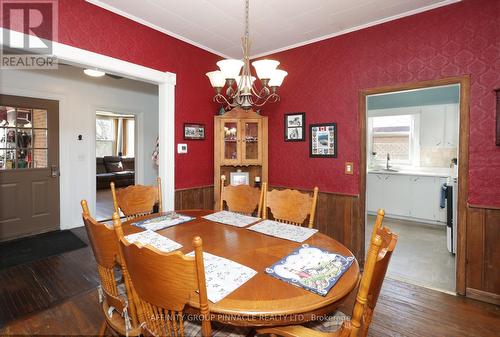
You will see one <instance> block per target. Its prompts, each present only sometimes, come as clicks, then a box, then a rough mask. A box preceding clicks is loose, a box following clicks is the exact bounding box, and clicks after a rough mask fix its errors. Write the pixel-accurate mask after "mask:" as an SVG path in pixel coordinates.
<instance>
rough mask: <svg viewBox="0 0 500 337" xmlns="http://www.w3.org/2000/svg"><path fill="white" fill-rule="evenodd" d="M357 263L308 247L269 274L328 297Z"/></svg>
mask: <svg viewBox="0 0 500 337" xmlns="http://www.w3.org/2000/svg"><path fill="white" fill-rule="evenodd" d="M353 261H354V257H353V256H343V255H340V254H335V253H331V252H329V251H327V250H324V249H322V248H318V247H313V246H309V245H307V244H304V245H302V247H300V248H298V249H296V250H295V251H293V252H292V253H291V254H289V255H287V256H286V257H284V258H283V259H282V260H280V261H278V262H276V263H275V264H273V265H272V266H271V267H269V268H266V273H268V274H269V275H271V276H274V277H276V278H278V279H280V280H283V281H285V282H288V283H290V284H293V285H294V286H297V287H302V288H304V289H307V290H309V291H312V292H314V293H316V294H318V295H321V296H326V294H328V292H329V291H330V289H331V288H332V287H333V286H334V285H335V284H336V283H337V281H338V280H339V279H340V277H341V276H342V275H343V274H344V273H345V272H346V271H347V270H348V269H349V267H350V266H351V264H352V263H353Z"/></svg>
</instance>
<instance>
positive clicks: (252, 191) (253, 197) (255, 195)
mask: <svg viewBox="0 0 500 337" xmlns="http://www.w3.org/2000/svg"><path fill="white" fill-rule="evenodd" d="M225 181H226V178H225V177H224V176H222V177H221V184H220V185H221V188H220V210H221V211H223V210H224V209H225V207H224V204H225V205H226V206H227V210H228V211H231V212H236V213H241V214H245V215H252V214H254V213H255V210H257V214H256V215H257V217H261V216H262V204H263V200H264V190H265V189H266V188H267V183H263V184H262V188H261V189H259V188H257V187H252V186H249V185H236V186H235V185H228V186H225V184H224V183H225Z"/></svg>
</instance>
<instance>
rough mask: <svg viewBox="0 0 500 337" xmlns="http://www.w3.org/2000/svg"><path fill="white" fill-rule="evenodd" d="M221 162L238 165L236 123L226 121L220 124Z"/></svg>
mask: <svg viewBox="0 0 500 337" xmlns="http://www.w3.org/2000/svg"><path fill="white" fill-rule="evenodd" d="M221 131H222V134H223V137H222V161H223V162H224V163H227V164H229V163H238V162H239V151H238V143H239V141H240V139H239V137H240V135H239V130H238V121H236V120H228V121H224V122H223V123H222V130H221Z"/></svg>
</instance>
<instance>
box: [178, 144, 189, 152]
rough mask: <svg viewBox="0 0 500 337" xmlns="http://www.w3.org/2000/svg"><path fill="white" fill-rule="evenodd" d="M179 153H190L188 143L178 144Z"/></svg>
mask: <svg viewBox="0 0 500 337" xmlns="http://www.w3.org/2000/svg"><path fill="white" fill-rule="evenodd" d="M177 153H188V146H187V144H177Z"/></svg>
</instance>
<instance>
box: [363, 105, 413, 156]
mask: <svg viewBox="0 0 500 337" xmlns="http://www.w3.org/2000/svg"><path fill="white" fill-rule="evenodd" d="M418 117H419V115H417V114H411V115H391V116H376V117H369V118H368V128H369V130H368V131H369V135H370V137H369V139H368V141H369V144H368V146H369V151H370V152H369V153H371V160H372V163H373V164H382V163H384V164H385V162H386V160H387V154H389V155H390V163H392V164H400V165H418V162H419V159H420V158H419V157H420V156H419V150H418V148H419V139H418V134H419V132H418V130H417V129H418V122H419V118H418Z"/></svg>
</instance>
